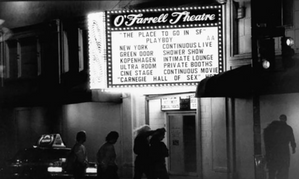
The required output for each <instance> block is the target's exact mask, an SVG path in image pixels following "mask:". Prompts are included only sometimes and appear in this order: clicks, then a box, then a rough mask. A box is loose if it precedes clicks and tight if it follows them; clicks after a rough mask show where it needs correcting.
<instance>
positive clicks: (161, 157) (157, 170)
mask: <svg viewBox="0 0 299 179" xmlns="http://www.w3.org/2000/svg"><path fill="white" fill-rule="evenodd" d="M165 132H166V130H165V129H164V128H159V129H157V130H156V131H155V133H154V134H153V136H152V138H151V139H150V157H151V171H152V177H153V179H158V178H159V179H169V176H168V172H167V168H166V161H165V158H166V157H168V156H169V152H168V148H167V146H166V145H165V143H164V142H163V141H162V140H163V139H164V137H165Z"/></svg>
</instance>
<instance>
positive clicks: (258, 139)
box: [253, 95, 265, 179]
mask: <svg viewBox="0 0 299 179" xmlns="http://www.w3.org/2000/svg"><path fill="white" fill-rule="evenodd" d="M253 135H254V137H253V140H254V167H255V179H265V171H264V165H263V162H262V160H263V156H262V130H261V119H260V98H259V96H257V95H254V96H253Z"/></svg>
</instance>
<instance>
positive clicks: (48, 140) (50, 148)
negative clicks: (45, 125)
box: [0, 134, 97, 179]
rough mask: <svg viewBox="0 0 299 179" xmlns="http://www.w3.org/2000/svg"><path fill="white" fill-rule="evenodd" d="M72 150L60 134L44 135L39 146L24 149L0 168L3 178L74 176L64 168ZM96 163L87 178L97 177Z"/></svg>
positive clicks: (40, 178) (0, 175) (39, 178)
mask: <svg viewBox="0 0 299 179" xmlns="http://www.w3.org/2000/svg"><path fill="white" fill-rule="evenodd" d="M70 151H71V149H70V148H67V147H66V146H65V145H64V144H63V142H62V140H61V137H60V135H59V134H50V135H43V136H42V137H41V138H40V140H39V141H38V145H37V146H33V147H31V148H26V149H22V150H20V151H19V152H17V154H16V155H15V156H14V157H13V158H12V159H10V160H8V161H7V162H6V164H5V166H3V167H1V169H0V178H1V179H56V178H68V179H69V178H72V174H71V173H69V172H67V171H66V170H65V169H64V165H65V163H66V158H67V155H68V153H69V152H70ZM96 172H97V168H96V164H95V163H90V164H89V166H88V168H87V169H86V178H95V177H96Z"/></svg>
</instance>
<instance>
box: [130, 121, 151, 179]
mask: <svg viewBox="0 0 299 179" xmlns="http://www.w3.org/2000/svg"><path fill="white" fill-rule="evenodd" d="M135 132H136V137H135V139H134V147H133V151H134V153H135V154H136V155H137V156H136V158H135V162H134V179H141V178H142V175H143V174H145V176H146V177H147V178H148V179H149V178H151V176H150V175H151V171H150V166H149V137H150V136H151V135H152V134H153V133H154V131H152V130H151V128H150V127H149V126H148V125H143V126H141V127H140V128H138V129H137V130H135Z"/></svg>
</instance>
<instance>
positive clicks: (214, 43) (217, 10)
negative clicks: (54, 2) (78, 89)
mask: <svg viewBox="0 0 299 179" xmlns="http://www.w3.org/2000/svg"><path fill="white" fill-rule="evenodd" d="M88 17H89V18H88V26H89V57H90V75H91V82H90V84H91V88H92V89H93V88H94V89H95V88H102V89H103V88H119V87H156V86H172V85H173V86H184V85H196V83H197V82H199V81H201V80H202V79H204V78H206V77H209V76H213V75H215V74H218V73H220V72H222V71H223V56H222V48H223V47H222V43H223V42H222V41H223V39H222V6H201V7H186V8H160V9H143V10H119V11H106V12H100V13H94V14H90V15H89V16H88Z"/></svg>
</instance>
